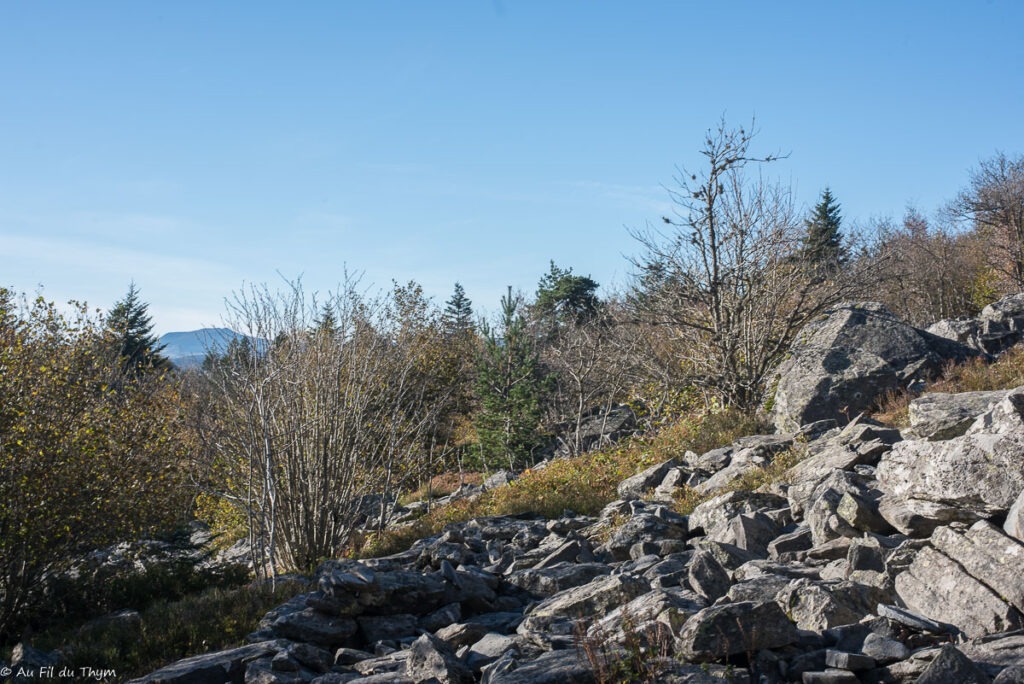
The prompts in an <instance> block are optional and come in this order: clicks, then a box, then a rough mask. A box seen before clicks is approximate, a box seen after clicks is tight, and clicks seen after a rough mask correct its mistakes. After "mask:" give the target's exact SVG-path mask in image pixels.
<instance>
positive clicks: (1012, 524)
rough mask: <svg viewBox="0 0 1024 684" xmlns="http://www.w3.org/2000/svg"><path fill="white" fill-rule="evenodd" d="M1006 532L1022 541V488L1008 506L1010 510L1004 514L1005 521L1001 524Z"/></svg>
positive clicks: (1023, 510) (1023, 525)
mask: <svg viewBox="0 0 1024 684" xmlns="http://www.w3.org/2000/svg"><path fill="white" fill-rule="evenodd" d="M1003 529H1004V530H1006V534H1008V535H1010V536H1011V537H1014V538H1016V539H1019V540H1021V541H1024V490H1022V491H1021V493H1020V496H1018V497H1017V500H1016V501H1014V502H1013V505H1012V506H1010V512H1009V513H1007V514H1006V522H1005V523H1004V524H1003Z"/></svg>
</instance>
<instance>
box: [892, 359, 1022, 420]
mask: <svg viewBox="0 0 1024 684" xmlns="http://www.w3.org/2000/svg"><path fill="white" fill-rule="evenodd" d="M1021 385H1024V347H1016V348H1014V349H1011V350H1009V351H1007V352H1006V353H1004V354H1003V355H1002V356H1000V357H999V358H998V359H996V360H995V361H994V362H992V363H987V362H986V361H985V360H983V359H972V360H971V361H968V362H967V363H963V364H960V365H958V366H957V365H952V364H950V365H948V366H946V368H945V369H944V370H943V373H942V375H941V376H939V378H937V379H936V380H935V381H934V382H932V383H930V384H928V386H927V387H925V389H924V393H929V392H948V393H951V394H955V393H959V392H986V391H992V390H1004V389H1013V388H1015V387H1020V386H1021ZM913 398H914V396H913V395H911V394H910V393H909V392H906V391H899V392H889V393H887V394H886V395H885V396H884V397H883V398H882V400H881V401H880V402H879V407H878V409H877V410H876V411H875V412H874V413H873V414H872V417H874V418H875V419H876V420H879V421H881V422H883V423H885V424H886V425H891V426H893V427H907V426H908V425H910V413H909V407H910V402H911V400H912V399H913Z"/></svg>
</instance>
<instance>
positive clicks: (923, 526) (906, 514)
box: [878, 494, 978, 539]
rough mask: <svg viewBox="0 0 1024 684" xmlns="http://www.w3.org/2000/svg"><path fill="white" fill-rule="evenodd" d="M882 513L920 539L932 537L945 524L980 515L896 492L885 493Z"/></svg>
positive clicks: (880, 507) (897, 525)
mask: <svg viewBox="0 0 1024 684" xmlns="http://www.w3.org/2000/svg"><path fill="white" fill-rule="evenodd" d="M878 514H879V515H880V516H882V518H884V519H885V520H886V522H888V523H889V524H890V525H892V526H893V527H895V528H896V529H897V530H899V531H900V532H902V533H903V534H906V535H909V536H911V537H915V538H919V539H920V538H925V537H930V536H931V535H932V532H934V531H935V528H937V527H941V526H942V525H948V524H949V523H952V522H962V523H972V522H974V521H975V520H977V519H978V516H977V515H976V514H974V513H972V512H970V511H965V510H963V509H961V508H956V507H954V506H949V505H946V504H942V503H936V502H934V501H925V500H922V499H914V498H911V497H905V496H896V495H894V494H886V495H884V496H882V498H881V499H880V500H879V502H878Z"/></svg>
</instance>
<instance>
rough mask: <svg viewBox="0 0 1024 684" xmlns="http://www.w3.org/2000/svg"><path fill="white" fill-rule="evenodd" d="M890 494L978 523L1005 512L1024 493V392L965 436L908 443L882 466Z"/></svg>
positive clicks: (1010, 397)
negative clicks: (950, 509)
mask: <svg viewBox="0 0 1024 684" xmlns="http://www.w3.org/2000/svg"><path fill="white" fill-rule="evenodd" d="M877 477H878V480H879V481H880V482H882V483H883V484H884V486H885V488H886V491H887V492H889V493H892V494H894V495H896V496H898V497H903V498H913V499H920V500H924V501H934V502H936V503H940V504H943V505H946V506H953V507H955V508H959V509H961V510H964V511H967V512H969V513H970V514H973V515H975V516H976V519H980V518H987V517H990V516H994V515H1001V514H1006V513H1007V512H1008V511H1009V509H1010V507H1011V506H1012V505H1013V503H1014V501H1015V500H1016V499H1017V497H1018V496H1019V495H1020V492H1021V490H1022V489H1024V390H1014V391H1013V392H1011V393H1010V394H1008V395H1007V397H1006V398H1005V399H1003V400H1002V401H1001V402H999V403H998V404H996V405H995V406H994V407H993V408H992V409H991V410H990V411H988V412H987V413H985V414H982V415H981V416H980V417H979V418H978V419H977V420H976V421H975V423H974V424H972V425H971V427H970V428H969V429H968V431H967V433H966V434H965V435H964V436H963V437H957V438H954V439H950V440H946V441H943V442H920V441H905V442H900V443H899V444H897V445H895V446H894V447H893V449H892V451H890V452H889V453H888V454H886V455H885V456H884V457H883V458H882V461H881V463H880V464H879V466H878V470H877Z"/></svg>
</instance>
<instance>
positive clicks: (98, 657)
mask: <svg viewBox="0 0 1024 684" xmlns="http://www.w3.org/2000/svg"><path fill="white" fill-rule="evenodd" d="M305 588H306V587H305V585H303V584H300V583H296V582H280V583H278V585H277V587H276V589H273V590H272V589H271V588H270V586H269V585H267V584H249V585H246V586H242V587H236V588H233V589H221V588H213V589H208V590H206V591H203V592H201V593H198V594H193V595H190V596H187V597H185V598H181V599H179V600H176V601H159V602H156V603H154V604H152V605H150V606H149V607H148V608H146V609H145V610H143V611H141V613H140V614H139V615H140V618H141V620H100V621H94V622H92V623H89V624H86V625H85V626H83V627H81V628H79V629H78V630H76V631H74V632H72V633H71V634H70V636H69V635H68V633H63V632H56V631H50V632H45V633H41V634H39V635H38V637H37V638H36V639H35V640H34V642H35V643H34V645H35V646H37V647H39V648H44V649H47V650H50V649H60V650H61V651H62V652H63V653H64V661H63V662H62V665H66V666H67V667H69V668H70V669H71V670H72V671H75V672H78V671H79V668H81V667H89V668H94V669H106V668H113V669H116V672H117V675H116V680H117V681H124V680H127V679H130V678H132V677H136V676H141V675H143V674H146V673H148V672H152V671H154V670H156V669H158V668H160V667H163V666H164V665H167V664H168V663H171V662H174V661H176V660H180V659H181V658H185V657H189V656H193V655H197V654H200V653H208V652H212V651H218V650H222V649H226V648H232V647H235V646H240V645H242V644H244V643H245V637H246V635H248V634H249V633H250V632H253V631H254V630H255V629H256V627H257V624H258V623H259V621H260V619H261V618H262V617H263V616H264V615H265V614H266V613H267V612H268V611H269V610H271V609H272V608H275V607H277V606H279V605H280V604H282V603H284V602H285V601H287V600H288V599H290V598H291V597H293V596H295V595H296V594H298V593H299V592H301V591H303V590H305Z"/></svg>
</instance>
